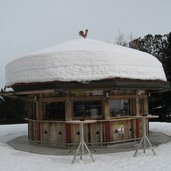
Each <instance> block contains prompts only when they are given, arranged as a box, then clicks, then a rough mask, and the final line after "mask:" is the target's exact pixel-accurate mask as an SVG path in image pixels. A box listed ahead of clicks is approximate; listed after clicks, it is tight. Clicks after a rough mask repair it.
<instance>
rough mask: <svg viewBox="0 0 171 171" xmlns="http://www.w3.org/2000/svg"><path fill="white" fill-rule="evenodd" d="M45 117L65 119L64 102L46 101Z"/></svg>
mask: <svg viewBox="0 0 171 171" xmlns="http://www.w3.org/2000/svg"><path fill="white" fill-rule="evenodd" d="M45 119H56V120H65V103H64V102H51V103H46V104H45Z"/></svg>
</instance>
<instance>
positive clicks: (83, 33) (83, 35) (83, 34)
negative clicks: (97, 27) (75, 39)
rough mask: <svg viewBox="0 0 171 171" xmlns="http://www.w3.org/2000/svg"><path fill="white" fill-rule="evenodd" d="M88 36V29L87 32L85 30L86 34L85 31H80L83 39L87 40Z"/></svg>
mask: <svg viewBox="0 0 171 171" xmlns="http://www.w3.org/2000/svg"><path fill="white" fill-rule="evenodd" d="M87 34H88V29H86V30H85V32H84V31H82V30H81V31H79V35H80V36H82V37H84V38H86V37H87Z"/></svg>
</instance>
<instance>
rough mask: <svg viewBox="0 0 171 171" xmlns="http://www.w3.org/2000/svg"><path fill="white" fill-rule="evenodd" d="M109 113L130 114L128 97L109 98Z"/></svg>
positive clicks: (112, 114)
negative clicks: (119, 98) (120, 98)
mask: <svg viewBox="0 0 171 171" xmlns="http://www.w3.org/2000/svg"><path fill="white" fill-rule="evenodd" d="M109 107H110V115H111V116H128V115H130V103H129V100H128V99H123V100H110V101H109Z"/></svg>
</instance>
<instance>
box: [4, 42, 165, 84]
mask: <svg viewBox="0 0 171 171" xmlns="http://www.w3.org/2000/svg"><path fill="white" fill-rule="evenodd" d="M110 78H129V79H141V80H162V81H166V77H165V74H164V71H163V68H162V64H161V63H160V62H159V61H158V60H157V59H156V58H155V57H154V56H152V55H150V54H147V53H144V52H140V51H137V50H134V49H131V48H126V47H122V46H118V45H113V44H109V43H106V42H102V41H97V40H91V39H76V40H72V41H68V42H65V43H62V44H59V45H57V46H53V47H51V48H48V49H45V50H42V51H38V52H35V53H33V54H29V55H27V56H24V57H22V58H19V59H16V60H14V61H12V62H11V63H9V64H8V65H7V66H6V85H7V86H10V85H13V84H15V83H32V82H47V81H79V82H83V81H92V80H101V79H110Z"/></svg>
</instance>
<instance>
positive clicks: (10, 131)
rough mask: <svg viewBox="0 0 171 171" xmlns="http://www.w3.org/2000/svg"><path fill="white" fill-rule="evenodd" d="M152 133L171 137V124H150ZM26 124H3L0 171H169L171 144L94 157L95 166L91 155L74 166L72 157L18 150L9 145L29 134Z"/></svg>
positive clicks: (0, 132)
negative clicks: (154, 153) (145, 151)
mask: <svg viewBox="0 0 171 171" xmlns="http://www.w3.org/2000/svg"><path fill="white" fill-rule="evenodd" d="M150 130H151V131H159V132H162V133H164V134H167V135H169V136H171V123H158V122H155V123H150ZM26 134H27V125H26V124H18V125H0V171H91V170H93V171H135V170H136V171H162V170H163V171H170V170H171V142H169V143H167V144H162V145H160V146H158V147H157V148H155V152H156V154H157V156H154V155H153V153H152V151H151V150H147V153H146V154H144V153H142V151H141V150H140V151H139V152H138V155H137V156H136V157H133V154H134V151H131V152H122V153H110V154H103V155H94V159H95V163H93V162H92V161H91V159H90V157H89V156H84V157H83V160H79V159H78V158H77V159H78V160H76V162H75V163H74V164H71V161H72V159H73V156H55V155H54V156H52V155H38V154H33V153H27V152H22V151H17V150H15V149H13V148H12V147H10V146H9V145H8V144H7V142H8V141H10V140H12V139H14V138H15V137H18V136H22V135H26Z"/></svg>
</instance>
